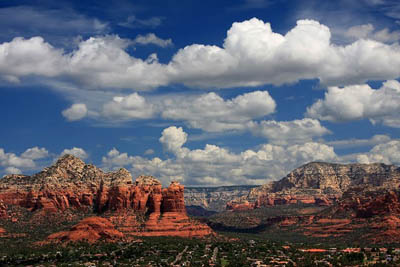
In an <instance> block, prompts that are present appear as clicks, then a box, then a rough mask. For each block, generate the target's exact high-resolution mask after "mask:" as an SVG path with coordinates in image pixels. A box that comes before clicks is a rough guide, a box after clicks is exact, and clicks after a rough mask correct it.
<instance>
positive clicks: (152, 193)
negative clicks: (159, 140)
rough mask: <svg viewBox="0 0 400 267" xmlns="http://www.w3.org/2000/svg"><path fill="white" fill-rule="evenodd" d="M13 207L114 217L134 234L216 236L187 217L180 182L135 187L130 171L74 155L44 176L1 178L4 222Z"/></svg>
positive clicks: (143, 182) (142, 180)
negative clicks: (107, 167)
mask: <svg viewBox="0 0 400 267" xmlns="http://www.w3.org/2000/svg"><path fill="white" fill-rule="evenodd" d="M11 206H19V207H22V208H25V209H27V210H29V211H31V212H41V213H52V214H57V213H63V212H64V211H66V210H73V211H75V212H77V213H81V214H93V213H96V214H99V215H101V216H105V217H108V218H109V219H110V223H111V224H113V225H115V226H116V227H117V228H118V229H119V227H120V228H121V229H120V230H121V232H122V233H123V234H128V235H177V236H185V237H189V236H204V235H208V234H211V233H212V231H211V229H210V228H208V226H206V225H204V224H199V223H196V222H194V221H192V220H189V218H188V217H187V215H186V210H185V203H184V187H183V186H182V185H180V184H179V183H177V182H172V183H171V185H170V186H169V187H168V188H162V185H161V183H160V182H159V181H158V180H157V179H155V178H154V177H152V176H139V177H138V178H137V179H136V181H135V182H134V183H133V182H132V176H131V174H130V173H129V172H128V171H127V170H126V169H120V170H118V171H116V172H108V173H105V172H103V171H102V170H101V169H99V168H97V167H95V166H94V165H91V164H85V163H84V162H83V161H82V160H80V159H78V158H76V157H74V156H71V155H65V156H63V157H61V158H60V159H59V160H58V161H57V162H56V163H55V164H54V165H53V166H51V167H49V168H45V169H44V170H43V171H41V172H40V173H38V174H35V175H32V176H24V175H8V176H5V177H4V178H3V179H0V218H2V217H6V214H7V209H8V207H11ZM140 218H141V219H140ZM143 218H148V219H147V220H146V221H143V220H144V219H143ZM81 226H82V225H80V226H79V227H78V228H79V229H81ZM85 227H86V226H85ZM78 228H77V229H78ZM64 234H66V233H64ZM65 238H67V239H68V238H69V237H65Z"/></svg>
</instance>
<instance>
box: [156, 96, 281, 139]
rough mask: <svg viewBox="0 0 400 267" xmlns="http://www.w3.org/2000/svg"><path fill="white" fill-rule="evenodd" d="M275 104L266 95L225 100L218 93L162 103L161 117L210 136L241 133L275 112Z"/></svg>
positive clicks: (173, 99) (174, 99)
mask: <svg viewBox="0 0 400 267" xmlns="http://www.w3.org/2000/svg"><path fill="white" fill-rule="evenodd" d="M275 107H276V103H275V101H274V100H273V99H272V97H271V96H270V95H269V93H268V92H267V91H254V92H251V93H247V94H243V95H239V96H237V97H235V98H233V99H230V100H224V99H223V98H222V97H220V96H219V95H217V94H215V93H208V94H204V95H201V96H196V97H175V98H170V99H166V100H164V101H163V103H162V112H161V116H162V117H163V118H166V119H173V120H182V121H186V122H187V123H188V124H189V126H191V127H193V128H198V129H202V130H204V131H207V132H222V131H226V130H242V129H244V128H245V127H246V125H245V124H246V123H247V122H249V121H250V120H252V119H255V118H260V117H263V116H266V115H269V114H271V113H273V112H274V111H275Z"/></svg>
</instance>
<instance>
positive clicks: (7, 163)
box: [0, 147, 47, 174]
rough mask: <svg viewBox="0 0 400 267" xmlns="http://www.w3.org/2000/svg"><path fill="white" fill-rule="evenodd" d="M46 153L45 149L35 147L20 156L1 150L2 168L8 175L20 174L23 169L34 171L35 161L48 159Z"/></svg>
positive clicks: (0, 160)
mask: <svg viewBox="0 0 400 267" xmlns="http://www.w3.org/2000/svg"><path fill="white" fill-rule="evenodd" d="M46 152H47V150H46V149H44V148H38V147H33V148H29V149H27V150H26V151H25V152H24V153H22V154H21V155H20V156H18V155H16V154H15V153H10V152H5V151H4V149H3V148H0V166H1V167H3V168H4V171H5V172H6V173H7V174H10V173H15V174H19V173H21V169H23V170H31V169H34V168H35V167H36V164H35V162H34V160H36V159H40V158H43V157H46V156H47V155H45V154H46ZM0 172H1V170H0Z"/></svg>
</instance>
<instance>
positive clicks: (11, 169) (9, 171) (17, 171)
mask: <svg viewBox="0 0 400 267" xmlns="http://www.w3.org/2000/svg"><path fill="white" fill-rule="evenodd" d="M4 172H5V173H6V174H21V173H22V171H21V170H20V169H18V168H15V167H7V168H6V169H5V170H4Z"/></svg>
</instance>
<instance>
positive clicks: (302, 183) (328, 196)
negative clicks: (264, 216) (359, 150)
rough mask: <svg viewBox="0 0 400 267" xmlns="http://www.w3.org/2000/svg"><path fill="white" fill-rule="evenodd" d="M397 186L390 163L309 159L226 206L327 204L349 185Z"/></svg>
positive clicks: (399, 172) (398, 171)
mask: <svg viewBox="0 0 400 267" xmlns="http://www.w3.org/2000/svg"><path fill="white" fill-rule="evenodd" d="M399 185H400V168H399V167H397V166H394V165H385V164H381V163H373V164H334V163H324V162H311V163H308V164H305V165H303V166H301V167H299V168H297V169H295V170H293V171H292V172H290V173H289V174H288V175H287V176H286V177H284V178H282V179H281V180H279V181H275V182H270V183H268V184H265V185H263V186H260V187H256V188H254V189H252V190H251V191H250V193H249V194H248V195H247V196H245V197H242V198H239V199H236V200H234V201H231V202H229V203H228V204H227V209H229V210H236V209H245V208H246V206H247V207H248V209H252V208H258V207H262V206H274V205H286V204H297V203H305V204H316V205H320V206H329V205H332V204H333V203H334V202H336V201H338V200H339V199H340V198H341V197H342V195H343V194H344V193H345V192H346V191H348V190H351V189H352V188H353V187H358V186H362V187H363V188H364V189H368V188H383V189H396V188H399Z"/></svg>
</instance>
